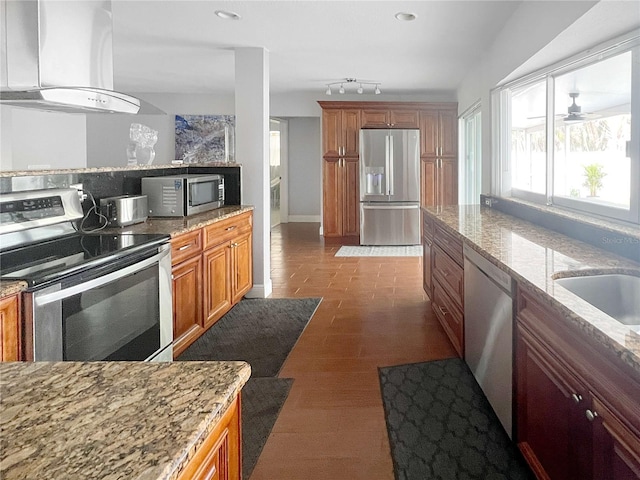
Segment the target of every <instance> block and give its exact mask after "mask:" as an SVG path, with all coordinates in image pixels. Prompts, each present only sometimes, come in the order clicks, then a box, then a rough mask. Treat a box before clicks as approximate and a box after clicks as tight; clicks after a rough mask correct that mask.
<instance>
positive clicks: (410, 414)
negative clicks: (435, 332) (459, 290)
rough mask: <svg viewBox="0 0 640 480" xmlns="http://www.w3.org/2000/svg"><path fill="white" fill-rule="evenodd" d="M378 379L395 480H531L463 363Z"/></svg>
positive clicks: (408, 368)
mask: <svg viewBox="0 0 640 480" xmlns="http://www.w3.org/2000/svg"><path fill="white" fill-rule="evenodd" d="M379 376H380V389H381V391H382V400H383V404H384V410H385V417H386V421H387V431H388V433H389V442H390V444H391V455H392V457H393V468H394V472H395V477H396V480H436V479H437V480H487V479H491V480H520V479H522V480H525V479H526V480H529V479H533V478H534V476H533V474H532V473H531V471H530V470H529V468H528V466H527V465H526V463H525V461H524V459H523V458H522V456H521V455H520V452H519V451H518V449H517V447H516V446H515V444H514V443H513V442H512V441H511V440H510V439H509V437H508V435H507V433H506V432H505V430H504V428H503V427H502V425H501V424H500V421H499V420H498V417H497V416H496V415H495V413H494V412H493V410H492V408H491V405H490V404H489V402H488V400H487V399H486V397H485V396H484V394H483V392H482V389H481V388H480V386H479V385H478V383H477V382H476V380H475V378H474V377H473V374H472V373H471V371H470V370H469V368H468V367H467V365H466V363H464V361H463V360H461V359H459V358H450V359H446V360H437V361H432V362H425V363H414V364H409V365H400V366H394V367H384V368H380V369H379Z"/></svg>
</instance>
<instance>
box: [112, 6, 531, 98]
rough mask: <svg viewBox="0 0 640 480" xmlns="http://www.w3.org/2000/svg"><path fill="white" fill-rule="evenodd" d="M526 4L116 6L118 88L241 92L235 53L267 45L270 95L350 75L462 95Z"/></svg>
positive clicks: (386, 88) (397, 88)
mask: <svg viewBox="0 0 640 480" xmlns="http://www.w3.org/2000/svg"><path fill="white" fill-rule="evenodd" d="M520 3H521V1H515V0H499V1H484V0H475V1H474V0H471V1H457V0H455V1H454V0H448V1H328V0H315V1H304V0H298V1H187V0H162V1H156V0H142V1H131V0H113V1H112V10H113V23H114V31H113V41H114V70H115V87H116V89H118V90H122V91H127V92H150V93H165V92H179V93H223V92H233V89H234V53H233V49H234V48H235V47H264V48H266V49H267V50H268V51H269V64H270V66H269V69H270V90H271V92H272V93H285V92H287V93H304V92H313V93H318V92H319V91H322V92H324V90H326V84H327V83H329V82H335V81H339V80H341V79H343V78H345V77H352V78H357V79H358V80H363V81H375V82H380V83H381V89H382V91H383V93H387V94H396V95H408V94H421V93H425V92H434V91H454V90H455V89H456V88H457V87H458V85H459V84H460V82H461V81H462V80H463V78H464V77H465V75H466V74H467V73H468V72H469V71H470V70H471V69H472V68H473V66H474V65H475V64H476V63H477V62H478V61H479V60H480V58H481V56H482V55H483V52H486V51H487V50H488V49H489V47H490V46H491V44H492V43H493V41H494V39H495V37H496V36H497V34H498V33H499V32H500V30H501V29H502V27H503V25H504V24H505V22H507V20H508V19H509V17H510V16H511V15H512V14H513V12H514V11H515V10H516V9H517V8H518V6H519V4H520ZM216 10H230V11H233V12H236V13H238V14H239V15H240V16H241V17H242V18H241V19H240V20H224V19H221V18H219V17H217V16H216V15H215V14H214V12H215V11H216ZM398 12H411V13H414V14H416V15H417V19H416V20H414V21H411V22H401V21H399V20H396V19H395V18H394V15H395V14H396V13H398ZM365 93H366V92H365ZM367 96H369V95H363V97H367Z"/></svg>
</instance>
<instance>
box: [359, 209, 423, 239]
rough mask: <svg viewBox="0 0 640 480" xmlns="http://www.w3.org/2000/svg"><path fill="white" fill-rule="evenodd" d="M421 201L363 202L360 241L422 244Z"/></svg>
mask: <svg viewBox="0 0 640 480" xmlns="http://www.w3.org/2000/svg"><path fill="white" fill-rule="evenodd" d="M419 244H420V205H419V204H418V203H361V204H360V245H419Z"/></svg>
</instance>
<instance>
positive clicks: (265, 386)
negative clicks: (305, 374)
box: [176, 298, 321, 480]
mask: <svg viewBox="0 0 640 480" xmlns="http://www.w3.org/2000/svg"><path fill="white" fill-rule="evenodd" d="M320 300H321V299H320V298H300V299H289V298H265V299H262V298H259V299H257V298H251V299H243V300H241V301H240V302H239V303H238V304H237V305H236V306H234V307H233V308H232V309H231V310H229V312H227V314H226V315H225V316H224V317H222V318H221V319H220V320H218V321H217V322H216V323H215V324H214V325H213V326H212V327H211V328H210V329H209V330H207V331H206V332H205V333H204V334H203V335H202V336H201V337H200V338H198V340H196V341H195V342H194V343H193V344H192V345H191V346H189V348H187V349H186V350H185V351H184V352H182V354H181V355H180V356H179V357H178V358H177V359H176V360H178V361H189V360H200V361H201V360H244V361H245V362H248V363H249V364H250V365H251V378H250V379H249V381H248V382H247V384H246V385H245V386H244V388H243V389H242V411H241V415H242V477H243V478H244V479H245V480H247V479H248V478H249V476H250V475H251V472H252V471H253V469H254V467H255V465H256V463H257V461H258V457H259V456H260V452H262V448H263V447H264V444H265V443H266V442H267V439H268V438H269V434H270V433H271V429H272V428H273V425H274V424H275V423H276V420H277V418H278V415H279V414H280V410H281V409H282V405H284V402H285V400H286V399H287V395H288V394H289V390H290V389H291V385H292V384H293V379H291V378H277V375H278V372H280V369H281V368H282V365H283V363H284V361H285V360H286V359H287V356H288V355H289V352H290V351H291V349H292V348H293V347H294V345H295V344H296V342H297V340H298V338H299V337H300V334H302V331H303V330H304V328H305V327H306V326H307V324H308V323H309V320H310V319H311V317H312V316H313V314H314V312H315V311H316V308H317V307H318V305H319V304H320Z"/></svg>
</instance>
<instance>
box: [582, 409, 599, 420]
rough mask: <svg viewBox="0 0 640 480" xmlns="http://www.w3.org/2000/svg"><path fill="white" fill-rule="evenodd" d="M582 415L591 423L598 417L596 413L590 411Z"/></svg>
mask: <svg viewBox="0 0 640 480" xmlns="http://www.w3.org/2000/svg"><path fill="white" fill-rule="evenodd" d="M584 414H585V415H586V417H587V420H589V421H590V422H593V421H594V420H595V419H596V417H597V416H598V414H597V413H596V412H594V411H591V410H587V411H586V412H584Z"/></svg>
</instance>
